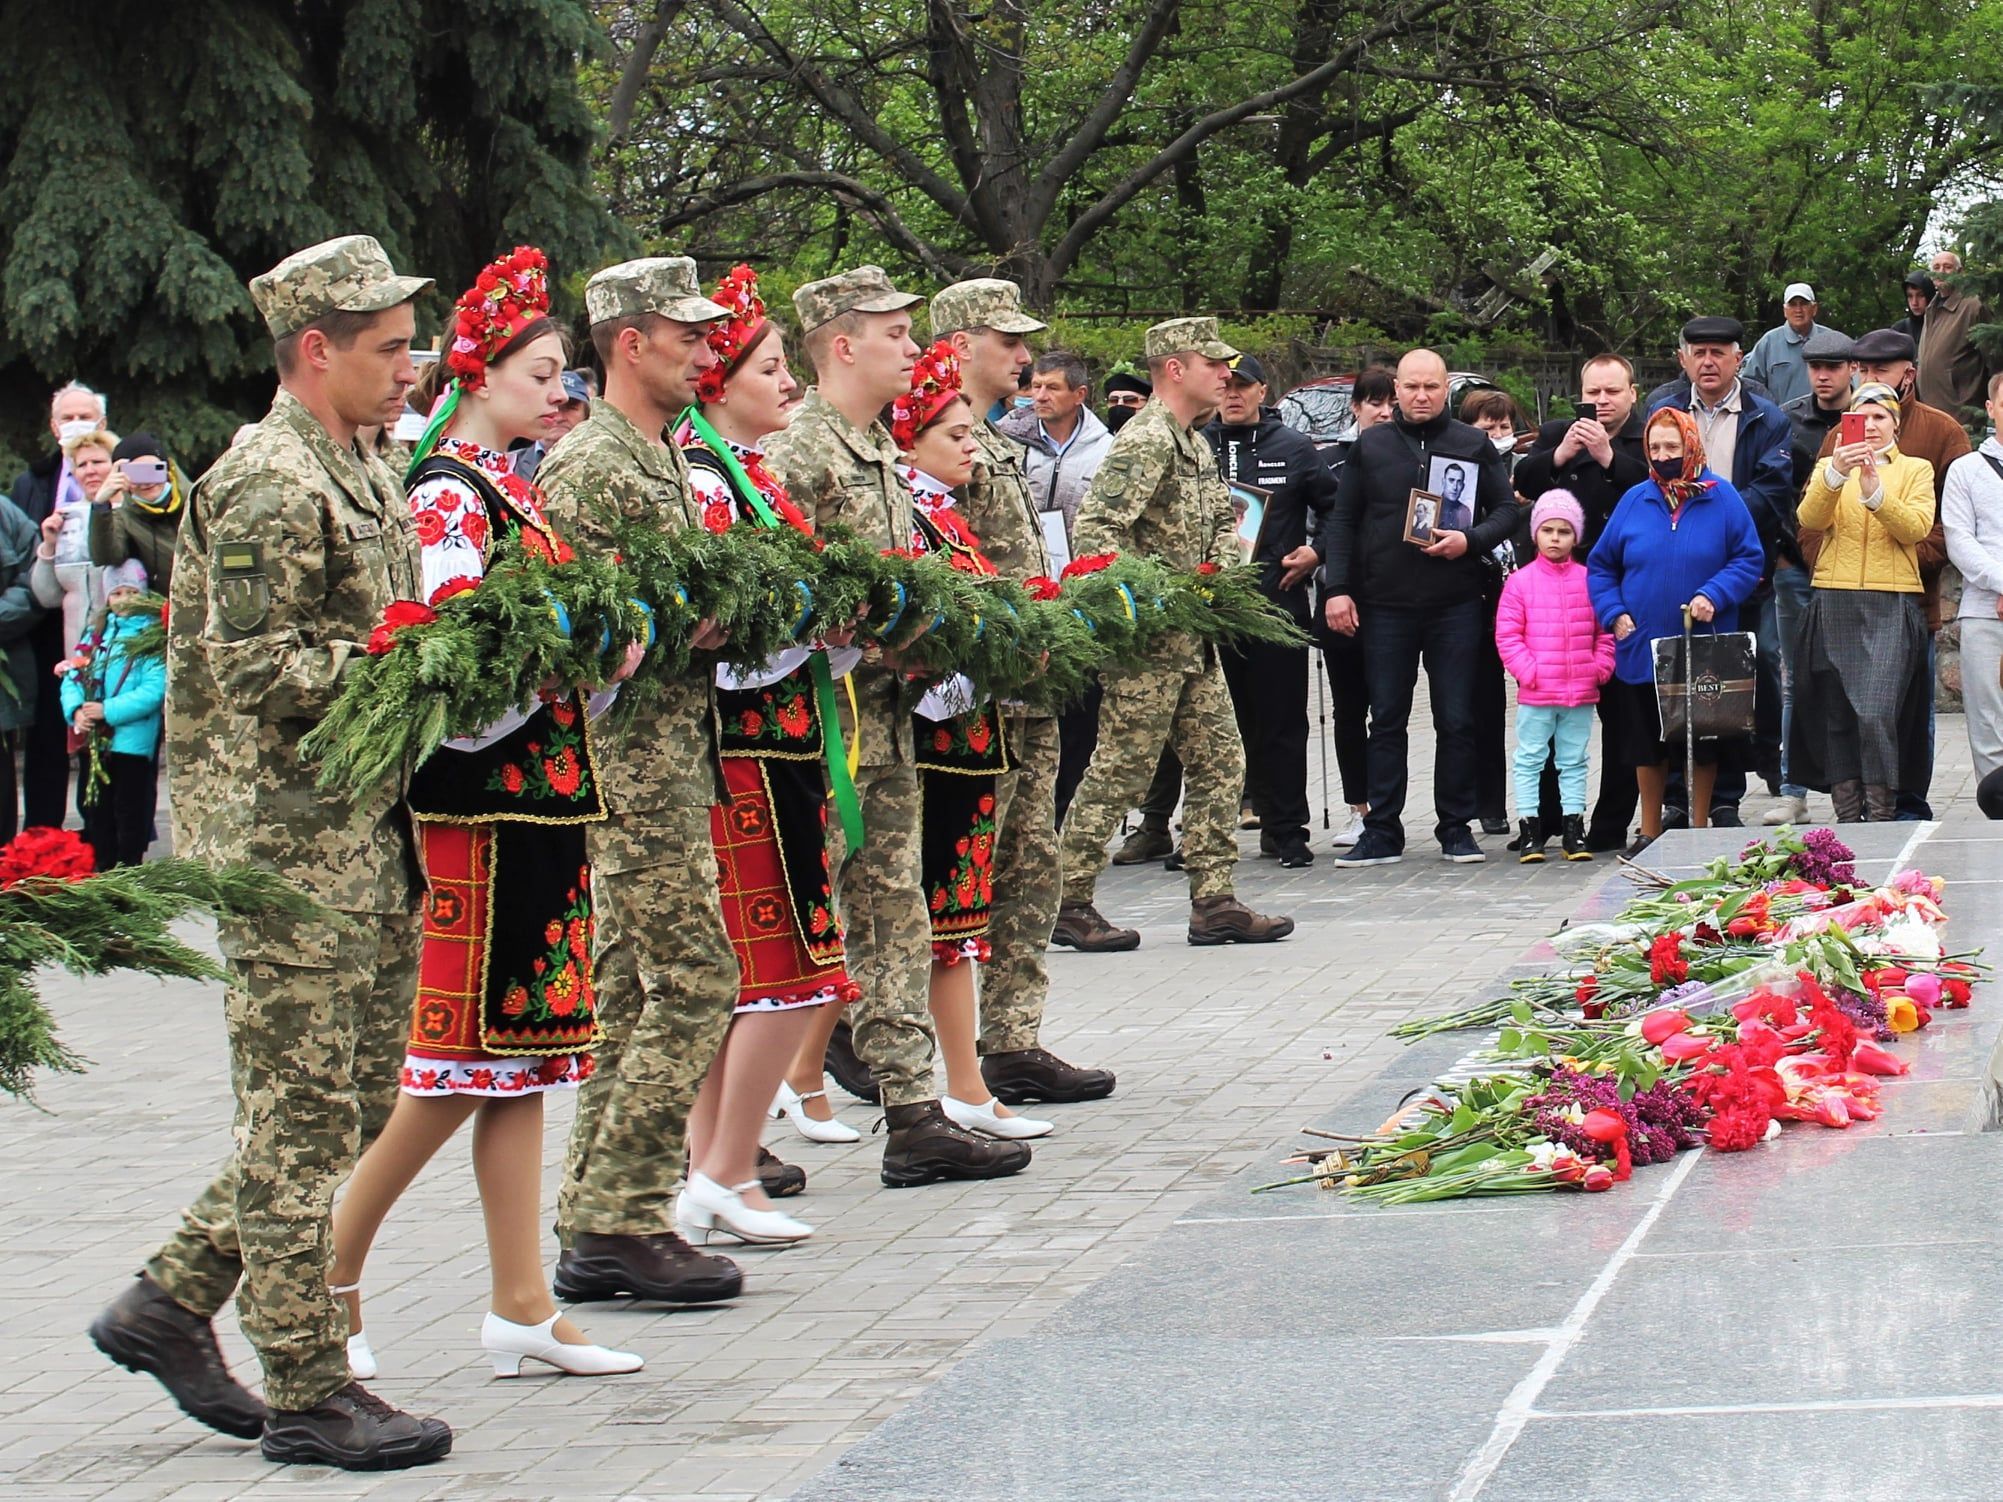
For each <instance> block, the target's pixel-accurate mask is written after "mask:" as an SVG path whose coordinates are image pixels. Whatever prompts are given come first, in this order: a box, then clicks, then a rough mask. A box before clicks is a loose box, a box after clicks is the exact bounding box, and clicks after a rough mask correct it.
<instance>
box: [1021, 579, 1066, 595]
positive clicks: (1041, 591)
mask: <svg viewBox="0 0 2003 1502" xmlns="http://www.w3.org/2000/svg"><path fill="white" fill-rule="evenodd" d="M1023 588H1025V589H1027V590H1028V591H1029V597H1030V598H1031V599H1032V600H1054V599H1056V598H1057V596H1058V595H1059V594H1060V593H1062V589H1061V587H1060V586H1059V585H1058V583H1057V581H1056V580H1055V579H1052V578H1050V577H1048V576H1047V575H1044V574H1036V575H1034V576H1032V577H1031V578H1028V579H1025V580H1024V581H1023Z"/></svg>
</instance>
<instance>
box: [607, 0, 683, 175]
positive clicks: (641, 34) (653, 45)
mask: <svg viewBox="0 0 2003 1502" xmlns="http://www.w3.org/2000/svg"><path fill="white" fill-rule="evenodd" d="M687 5H688V0H660V3H659V4H657V5H656V6H655V7H654V14H653V18H652V19H651V20H648V21H643V22H642V23H641V24H640V29H639V30H638V31H637V32H635V33H634V36H633V49H632V51H630V52H628V53H627V54H626V61H625V62H624V63H623V64H622V65H621V66H620V69H619V82H618V85H617V86H616V87H615V88H614V89H613V90H612V105H611V108H610V109H609V110H608V111H607V112H606V115H607V122H608V124H609V125H610V126H611V134H612V144H613V145H615V146H616V145H618V144H620V143H621V142H623V141H624V140H625V139H626V132H627V131H629V130H630V129H632V126H633V108H634V106H635V105H637V104H638V103H639V102H640V91H641V90H642V89H644V88H645V87H646V85H647V73H648V70H649V69H651V68H652V67H653V66H654V54H655V53H657V52H659V51H660V50H661V39H662V38H663V37H665V36H666V35H667V34H668V28H669V27H670V26H672V25H673V24H674V21H675V17H676V16H678V15H680V14H681V13H682V11H683V9H685V8H686V7H687Z"/></svg>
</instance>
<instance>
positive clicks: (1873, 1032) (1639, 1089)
mask: <svg viewBox="0 0 2003 1502" xmlns="http://www.w3.org/2000/svg"><path fill="white" fill-rule="evenodd" d="M1634 874H1635V875H1636V878H1637V880H1638V881H1639V882H1640V884H1641V885H1643V886H1644V887H1645V888H1647V889H1648V891H1647V894H1646V895H1644V896H1641V897H1638V898H1636V899H1635V900H1634V901H1632V902H1630V903H1628V904H1627V905H1626V906H1625V907H1623V909H1622V910H1621V912H1620V914H1619V915H1618V916H1617V917H1616V919H1615V920H1614V922H1613V923H1611V924H1607V925H1598V926H1597V927H1596V930H1595V931H1593V932H1591V933H1585V932H1583V931H1575V933H1574V937H1573V939H1572V941H1571V944H1570V948H1569V952H1570V953H1571V954H1572V955H1573V956H1574V960H1575V963H1574V964H1572V965H1571V966H1568V967H1567V968H1566V969H1565V970H1564V971H1563V972H1561V973H1559V974H1556V975H1552V976H1544V977H1538V978H1536V979H1533V980H1529V981H1523V982H1518V983H1517V984H1516V985H1515V986H1514V987H1513V988H1512V992H1511V994H1510V995H1508V996H1506V997H1502V998H1499V999H1497V1000H1495V1001H1493V1002H1488V1003H1484V1004H1482V1005H1481V1006H1478V1007H1475V1008H1471V1009H1469V1010H1468V1011H1466V1012H1462V1013H1456V1014H1452V1015H1450V1016H1448V1017H1444V1018H1428V1019H1424V1020H1422V1021H1420V1022H1418V1023H1414V1024H1408V1025H1407V1026H1406V1027H1405V1028H1403V1029H1400V1030H1399V1031H1400V1032H1401V1033H1402V1034H1403V1035H1404V1036H1407V1037H1421V1036H1426V1035H1428V1034H1430V1033H1434V1032H1438V1031H1443V1030H1446V1029H1448V1028H1454V1027H1474V1026H1495V1027H1497V1028H1498V1031H1497V1034H1496V1038H1495V1042H1494V1045H1493V1047H1492V1048H1491V1049H1489V1050H1488V1051H1487V1057H1488V1058H1489V1059H1490V1060H1491V1061H1492V1067H1491V1068H1489V1069H1487V1070H1479V1071H1477V1072H1476V1073H1475V1074H1474V1076H1473V1077H1472V1078H1470V1079H1467V1080H1465V1081H1458V1082H1456V1083H1454V1084H1453V1085H1451V1086H1441V1087H1440V1088H1439V1089H1438V1090H1437V1091H1436V1092H1435V1093H1434V1094H1432V1095H1429V1096H1427V1097H1426V1098H1425V1099H1423V1100H1421V1101H1419V1102H1418V1103H1416V1104H1414V1105H1412V1106H1411V1107H1409V1108H1407V1109H1405V1110H1403V1111H1401V1112H1400V1113H1399V1115H1397V1116H1395V1117H1394V1118H1393V1119H1392V1120H1391V1121H1389V1122H1386V1123H1385V1124H1384V1125H1383V1126H1382V1127H1380V1128H1379V1129H1378V1130H1377V1131H1376V1132H1373V1133H1370V1134H1367V1135H1363V1136H1340V1135H1338V1134H1334V1133H1327V1132H1320V1131H1311V1132H1310V1133H1309V1135H1311V1136H1315V1137H1320V1138H1325V1139H1329V1140H1332V1141H1334V1142H1336V1143H1337V1144H1339V1145H1336V1146H1331V1147H1317V1148H1315V1149H1313V1150H1311V1151H1309V1152H1307V1153H1305V1154H1303V1155H1302V1156H1301V1157H1300V1158H1299V1159H1297V1160H1296V1161H1297V1162H1301V1163H1304V1164H1305V1165H1306V1166H1307V1172H1305V1173H1304V1174H1302V1175H1299V1176H1296V1177H1293V1178H1289V1179H1286V1180H1283V1181H1282V1183H1283V1184H1299V1183H1318V1184H1322V1185H1324V1186H1326V1187H1330V1188H1336V1189H1341V1190H1343V1191H1345V1192H1347V1193H1350V1194H1353V1195H1356V1196H1358V1197H1360V1198H1364V1199H1371V1200H1376V1201H1379V1202H1382V1203H1391V1204H1397V1203H1410V1202H1416V1201H1422V1200H1439V1199H1454V1198H1463V1197H1467V1196H1471V1195H1490V1194H1520V1193H1528V1192H1535V1191H1540V1190H1550V1189H1565V1188H1576V1189H1582V1190H1587V1191H1593V1190H1603V1189H1608V1188H1611V1187H1612V1186H1613V1185H1614V1184H1616V1183H1619V1182H1621V1181H1622V1180H1624V1179H1626V1178H1627V1177H1628V1176H1629V1174H1630V1173H1631V1172H1632V1171H1633V1169H1634V1167H1635V1166H1636V1165H1646V1164H1651V1163H1661V1162H1666V1161H1668V1160H1669V1159H1670V1158H1671V1157H1673V1156H1674V1155H1675V1154H1676V1153H1677V1152H1679V1151H1681V1150H1682V1149H1684V1148H1686V1147H1692V1146H1696V1145H1698V1144H1699V1143H1703V1144H1706V1145H1708V1146H1710V1147H1711V1148H1713V1149H1715V1150H1717V1151H1720V1152H1738V1151H1744V1150H1746V1149H1748V1148H1751V1147H1754V1146H1756V1145H1758V1144H1759V1143H1761V1142H1765V1141H1769V1140H1771V1139H1772V1138H1773V1137H1775V1136H1777V1135H1779V1133H1780V1130H1781V1127H1782V1124H1783V1123H1785V1122H1791V1121H1800V1122H1813V1123H1816V1124H1819V1125H1821V1126H1825V1127H1833V1128H1842V1127H1847V1126H1848V1125H1849V1124H1850V1123H1851V1122H1853V1121H1867V1120H1871V1119H1873V1118H1874V1117H1876V1116H1877V1115H1878V1114H1879V1113H1880V1111H1881V1109H1882V1108H1881V1105H1880V1102H1879V1093H1878V1081H1879V1080H1880V1079H1882V1078H1884V1077H1886V1076H1895V1075H1902V1074H1904V1073H1905V1072H1906V1071H1907V1068H1908V1067H1909V1066H1908V1065H1907V1064H1906V1063H1905V1062H1904V1061H1903V1060H1901V1059H1900V1058H1899V1057H1898V1056H1897V1055H1896V1054H1895V1053H1894V1052H1892V1050H1891V1049H1889V1048H1887V1047H1886V1046H1885V1045H1886V1044H1888V1043H1891V1042H1893V1041H1895V1040H1896V1039H1897V1038H1899V1037H1901V1036H1903V1035H1905V1034H1907V1033H1911V1032H1914V1031H1916V1030H1918V1029H1920V1028H1923V1027H1925V1026H1926V1025H1927V1024H1928V1023H1929V1022H1930V1021H1931V1020H1932V1018H1933V1014H1934V1012H1935V1011H1936V1010H1938V1009H1940V1008H1942V1007H1965V1006H1967V1005H1968V1004H1969V1002H1970V999H1971V996H1972V990H1973V986H1974V983H1975V982H1976V980H1977V979H1978V978H1979V977H1980V975H1981V974H1982V973H1983V971H1982V967H1981V966H1980V964H1979V963H1978V962H1977V960H1976V958H1975V957H1974V956H1973V955H1954V954H1949V953H1948V952H1946V950H1945V948H1944V946H1943V945H1942V943H1941V940H1940V933H1941V930H1942V929H1943V928H1944V927H1945V926H1946V921H1947V915H1946V912H1945V910H1944V909H1943V908H1942V906H1941V896H1942V893H1943V891H1944V883H1942V882H1941V881H1940V880H1939V879H1937V878H1933V877H1929V876H1926V875H1924V874H1922V873H1920V872H1916V871H1905V872H1901V873H1899V874H1898V875H1897V876H1895V877H1894V878H1893V879H1892V880H1891V881H1890V882H1888V883H1887V884H1886V885H1885V886H1883V887H1881V888H1878V889H1876V890H1869V889H1864V888H1861V887H1859V886H1858V884H1857V877H1856V872H1855V869H1854V866H1853V865H1852V856H1851V853H1850V852H1849V850H1847V849H1846V848H1845V847H1844V846H1843V845H1842V843H1841V841H1840V840H1838V839H1837V838H1836V836H1835V835H1834V834H1832V833H1831V832H1830V831H1828V830H1815V831H1812V832H1811V833H1809V834H1808V835H1807V836H1805V837H1797V836H1795V835H1794V834H1793V833H1792V832H1791V831H1782V832H1781V833H1780V834H1779V835H1778V836H1776V838H1775V839H1774V840H1773V841H1772V842H1765V841H1760V842H1755V843H1754V844H1752V845H1749V846H1747V847H1746V849H1745V850H1744V851H1743V852H1741V854H1740V856H1739V858H1738V859H1737V860H1736V861H1723V860H1721V861H1717V862H1713V863H1712V865H1711V867H1710V868H1709V869H1708V870H1707V872H1706V874H1705V875H1704V876H1703V877H1701V878H1696V879H1693V880H1691V881H1688V882H1667V881H1664V880H1662V879H1661V878H1660V877H1659V876H1657V875H1656V874H1655V873H1651V872H1643V871H1639V870H1637V872H1636V873H1634ZM1581 961H1582V963H1581ZM1261 1187H1263V1188H1278V1187H1281V1186H1280V1185H1277V1184H1276V1185H1265V1186H1261Z"/></svg>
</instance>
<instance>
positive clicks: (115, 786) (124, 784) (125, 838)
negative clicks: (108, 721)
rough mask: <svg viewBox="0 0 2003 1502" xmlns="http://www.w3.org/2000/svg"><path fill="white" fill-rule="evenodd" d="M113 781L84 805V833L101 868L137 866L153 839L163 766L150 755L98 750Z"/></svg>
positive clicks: (98, 867) (99, 868)
mask: <svg viewBox="0 0 2003 1502" xmlns="http://www.w3.org/2000/svg"><path fill="white" fill-rule="evenodd" d="M98 755H99V757H100V758H101V760H102V761H103V763H104V770H105V771H106V773H107V774H109V776H110V778H111V781H110V782H109V783H107V784H106V785H105V786H103V787H100V788H99V789H98V790H97V796H96V798H95V799H94V800H92V801H91V802H89V803H87V804H85V805H84V809H83V837H84V839H85V840H87V841H89V843H90V848H91V849H92V850H93V851H94V852H95V853H96V855H97V869H98V870H100V871H109V870H110V869H111V868H112V867H113V866H136V865H138V864H139V863H140V862H141V861H143V860H145V859H146V847H147V846H148V845H150V844H152V843H153V810H154V800H155V796H156V793H157V790H158V781H157V779H158V775H159V768H158V766H157V765H156V764H155V762H154V760H153V758H152V757H150V756H128V755H126V754H124V753H123V752H119V751H101V752H99V753H98Z"/></svg>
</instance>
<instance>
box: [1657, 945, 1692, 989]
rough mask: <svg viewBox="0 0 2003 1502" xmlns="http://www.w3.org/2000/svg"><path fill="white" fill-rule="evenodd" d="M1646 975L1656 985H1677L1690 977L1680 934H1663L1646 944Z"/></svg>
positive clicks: (1688, 964) (1688, 963)
mask: <svg viewBox="0 0 2003 1502" xmlns="http://www.w3.org/2000/svg"><path fill="white" fill-rule="evenodd" d="M1648 977H1649V979H1650V980H1652V981H1654V982H1655V984H1656V985H1658V986H1668V985H1679V984H1681V983H1682V982H1684V981H1686V980H1688V979H1690V962H1689V961H1688V960H1686V959H1684V958H1683V936H1682V935H1681V934H1664V935H1662V936H1661V937H1660V938H1658V939H1657V940H1656V941H1655V942H1654V943H1652V944H1650V945H1649V946H1648Z"/></svg>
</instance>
